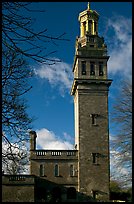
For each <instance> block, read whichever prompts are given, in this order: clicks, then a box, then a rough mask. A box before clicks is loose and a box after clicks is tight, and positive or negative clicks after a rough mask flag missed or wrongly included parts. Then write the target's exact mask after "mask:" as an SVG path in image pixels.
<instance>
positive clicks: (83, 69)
mask: <svg viewBox="0 0 134 204" xmlns="http://www.w3.org/2000/svg"><path fill="white" fill-rule="evenodd" d="M81 67H82V69H81V72H82V73H81V74H82V75H86V61H82V62H81Z"/></svg>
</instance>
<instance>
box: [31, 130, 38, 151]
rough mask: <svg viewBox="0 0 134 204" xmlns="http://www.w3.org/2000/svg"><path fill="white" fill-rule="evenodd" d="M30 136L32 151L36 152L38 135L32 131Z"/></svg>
mask: <svg viewBox="0 0 134 204" xmlns="http://www.w3.org/2000/svg"><path fill="white" fill-rule="evenodd" d="M29 135H30V150H36V137H37V134H36V132H35V131H33V130H31V131H30V132H29Z"/></svg>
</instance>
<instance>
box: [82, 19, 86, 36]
mask: <svg viewBox="0 0 134 204" xmlns="http://www.w3.org/2000/svg"><path fill="white" fill-rule="evenodd" d="M83 31H84V35H85V34H86V22H84V23H83Z"/></svg>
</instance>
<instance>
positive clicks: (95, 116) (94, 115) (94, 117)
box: [90, 114, 98, 125]
mask: <svg viewBox="0 0 134 204" xmlns="http://www.w3.org/2000/svg"><path fill="white" fill-rule="evenodd" d="M97 116H98V114H91V115H90V117H92V125H96V118H97Z"/></svg>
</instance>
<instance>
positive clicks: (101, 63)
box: [99, 62, 103, 76]
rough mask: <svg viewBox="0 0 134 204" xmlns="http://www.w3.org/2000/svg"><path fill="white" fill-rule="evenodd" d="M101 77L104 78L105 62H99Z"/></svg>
mask: <svg viewBox="0 0 134 204" xmlns="http://www.w3.org/2000/svg"><path fill="white" fill-rule="evenodd" d="M99 76H103V62H99Z"/></svg>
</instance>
